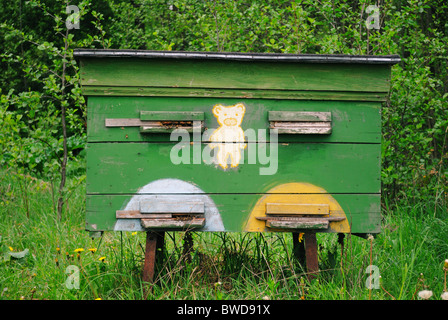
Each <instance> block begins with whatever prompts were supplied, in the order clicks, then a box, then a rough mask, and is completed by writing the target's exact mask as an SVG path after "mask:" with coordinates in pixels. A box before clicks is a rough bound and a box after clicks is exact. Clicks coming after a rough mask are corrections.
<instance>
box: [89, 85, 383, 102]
mask: <svg viewBox="0 0 448 320" xmlns="http://www.w3.org/2000/svg"><path fill="white" fill-rule="evenodd" d="M83 94H84V95H86V96H108V97H110V96H120V97H123V96H124V97H127V96H135V97H185V98H190V97H197V98H210V97H215V98H238V99H286V100H330V101H386V98H387V92H364V91H359V92H356V91H321V90H313V91H311V90H308V91H307V90H256V89H253V90H251V89H215V88H164V87H141V86H96V85H95V86H91V85H89V86H83Z"/></svg>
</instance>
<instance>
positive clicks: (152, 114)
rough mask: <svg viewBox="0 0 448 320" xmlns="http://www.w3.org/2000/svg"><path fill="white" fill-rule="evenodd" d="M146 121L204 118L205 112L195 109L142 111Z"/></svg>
mask: <svg viewBox="0 0 448 320" xmlns="http://www.w3.org/2000/svg"><path fill="white" fill-rule="evenodd" d="M140 120H145V121H193V120H204V112H194V111H140Z"/></svg>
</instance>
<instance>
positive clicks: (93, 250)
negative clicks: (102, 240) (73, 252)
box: [89, 248, 97, 253]
mask: <svg viewBox="0 0 448 320" xmlns="http://www.w3.org/2000/svg"><path fill="white" fill-rule="evenodd" d="M96 250H97V249H96V248H90V249H89V251H90V252H92V253H95V252H96Z"/></svg>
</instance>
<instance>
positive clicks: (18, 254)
mask: <svg viewBox="0 0 448 320" xmlns="http://www.w3.org/2000/svg"><path fill="white" fill-rule="evenodd" d="M29 252H30V251H29V250H28V249H25V250H23V251H20V252H8V253H7V254H8V255H10V256H11V258H14V259H23V258H25V257H26V256H27V255H28V254H29Z"/></svg>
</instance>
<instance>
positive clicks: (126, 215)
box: [115, 210, 173, 219]
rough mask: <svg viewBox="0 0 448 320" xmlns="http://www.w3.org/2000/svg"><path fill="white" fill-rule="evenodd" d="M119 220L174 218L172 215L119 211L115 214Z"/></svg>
mask: <svg viewBox="0 0 448 320" xmlns="http://www.w3.org/2000/svg"><path fill="white" fill-rule="evenodd" d="M115 216H116V218H117V219H160V218H172V216H173V215H172V214H171V213H150V214H148V213H140V211H139V210H117V211H116V212H115Z"/></svg>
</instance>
